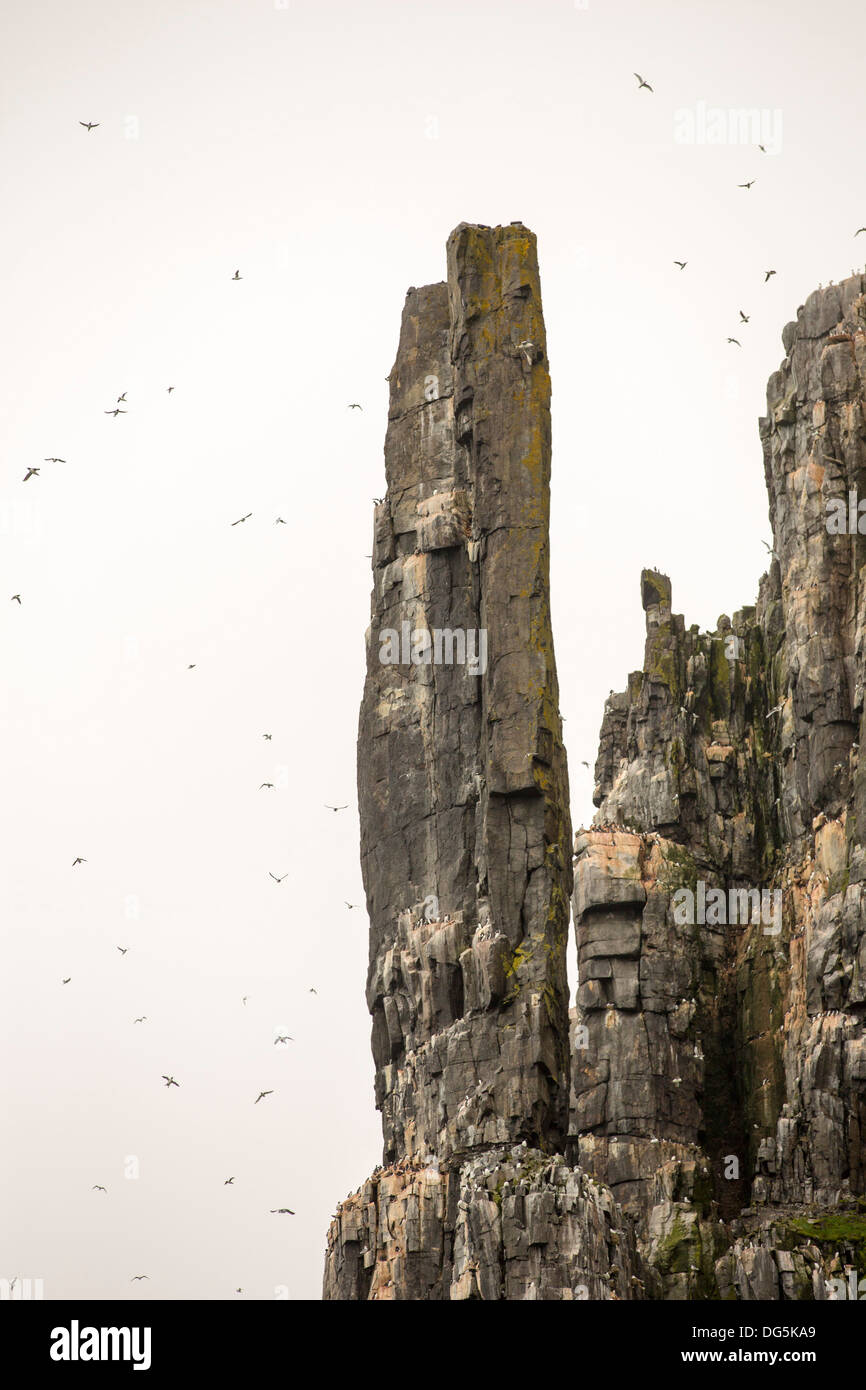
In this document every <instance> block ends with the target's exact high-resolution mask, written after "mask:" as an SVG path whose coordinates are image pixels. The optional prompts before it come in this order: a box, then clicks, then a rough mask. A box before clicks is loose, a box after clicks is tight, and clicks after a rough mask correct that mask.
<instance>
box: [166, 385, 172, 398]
mask: <svg viewBox="0 0 866 1390" xmlns="http://www.w3.org/2000/svg"><path fill="white" fill-rule="evenodd" d="M165 389H166V392H167V393H168V395H169V396H170V395H171V393H172V391H173V390H174V387H173V386H166V388H165Z"/></svg>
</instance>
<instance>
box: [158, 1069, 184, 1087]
mask: <svg viewBox="0 0 866 1390" xmlns="http://www.w3.org/2000/svg"><path fill="white" fill-rule="evenodd" d="M162 1079H163V1081H164V1082H165V1084H166V1086H180V1082H179V1081H175V1079H174V1077H173V1076H166V1074H165V1072H163V1073H162Z"/></svg>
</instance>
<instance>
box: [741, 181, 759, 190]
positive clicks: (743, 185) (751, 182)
mask: <svg viewBox="0 0 866 1390" xmlns="http://www.w3.org/2000/svg"><path fill="white" fill-rule="evenodd" d="M757 182H758V180H757V179H749V182H748V183H738V184H737V187H738V188H751V186H752V184H753V183H757Z"/></svg>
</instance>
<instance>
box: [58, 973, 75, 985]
mask: <svg viewBox="0 0 866 1390" xmlns="http://www.w3.org/2000/svg"><path fill="white" fill-rule="evenodd" d="M71 979H72V976H71V975H67V976H66V979H65V980H61V981H60V983H61V984H62V985H68V984H69V981H70V980H71Z"/></svg>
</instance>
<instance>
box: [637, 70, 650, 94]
mask: <svg viewBox="0 0 866 1390" xmlns="http://www.w3.org/2000/svg"><path fill="white" fill-rule="evenodd" d="M635 77H636V78H637V89H638V91H640V89H641V87H646V89H647V91H648V92H651V91H652V87H651V86H650V84H649V83H648V82H646V81H645V80H644V78H642V77H641V75H640V73H639V72H636V73H635Z"/></svg>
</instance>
